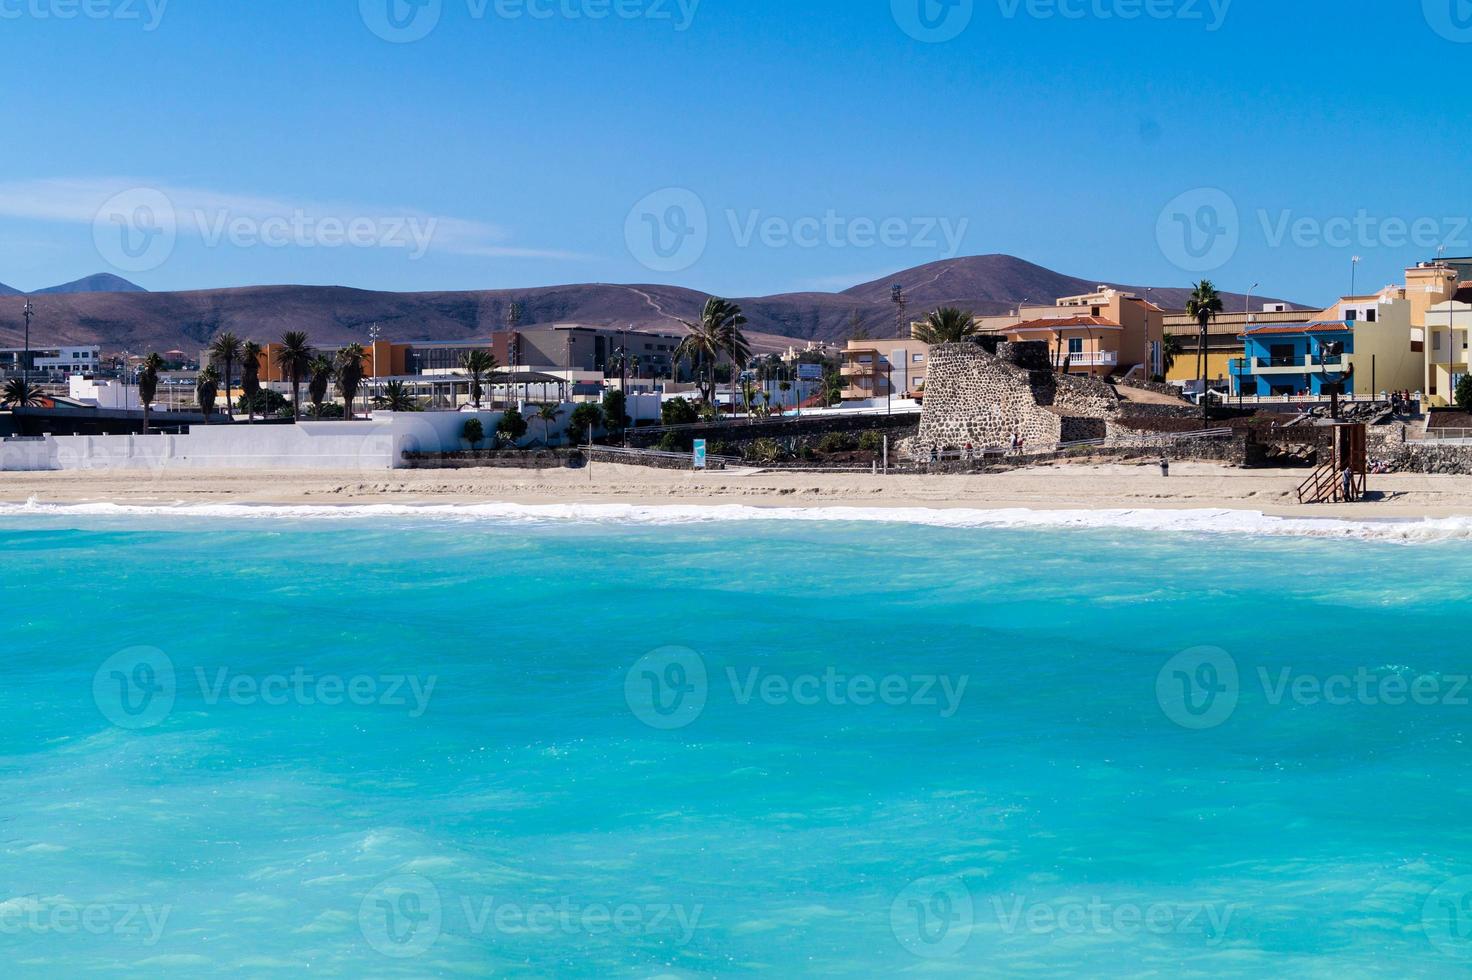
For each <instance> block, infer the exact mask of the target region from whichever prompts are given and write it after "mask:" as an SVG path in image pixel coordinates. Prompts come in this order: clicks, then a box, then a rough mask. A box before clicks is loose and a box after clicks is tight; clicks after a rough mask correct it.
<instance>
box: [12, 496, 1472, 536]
mask: <svg viewBox="0 0 1472 980" xmlns="http://www.w3.org/2000/svg"><path fill="white" fill-rule="evenodd" d="M17 517H53V518H82V517H102V518H135V517H136V518H158V517H167V518H170V519H181V518H183V519H189V518H198V519H231V520H245V521H250V520H278V521H279V520H283V519H286V520H306V521H353V520H379V521H382V520H384V519H396V520H397V519H402V520H432V521H444V522H461V523H477V522H499V523H562V524H567V523H581V524H616V525H643V526H658V525H680V524H711V523H720V522H737V521H796V522H804V523H825V522H840V521H842V522H859V523H886V524H918V525H926V526H930V527H954V528H1007V529H1024V528H1038V529H1048V528H1051V529H1072V530H1099V531H1150V532H1156V531H1158V532H1178V533H1185V534H1238V535H1260V536H1274V537H1307V538H1337V539H1355V540H1365V541H1388V542H1398V543H1405V544H1415V543H1428V542H1440V541H1454V540H1467V539H1472V517H1450V518H1442V519H1425V520H1404V521H1396V520H1373V521H1353V520H1341V519H1328V518H1293V517H1275V516H1270V515H1267V514H1263V513H1261V512H1259V511H1248V510H1224V509H1211V510H1207V509H1202V510H1151V509H1132V510H1029V509H1023V508H1012V509H998V510H983V509H966V508H956V509H940V508H924V507H753V506H748V505H740V504H734V505H733V504H724V505H700V506H692V505H668V506H662V505H652V506H651V505H637V504H512V503H483V504H426V505H410V504H359V505H344V506H319V505H256V504H192V505H178V506H138V505H132V504H111V503H86V504H47V503H40V502H38V501H35V500H31V501H28V502H27V503H24V504H0V519H4V518H17Z"/></svg>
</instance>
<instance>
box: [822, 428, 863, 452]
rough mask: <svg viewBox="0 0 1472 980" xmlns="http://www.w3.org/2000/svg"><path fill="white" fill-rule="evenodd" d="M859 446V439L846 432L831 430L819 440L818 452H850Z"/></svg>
mask: <svg viewBox="0 0 1472 980" xmlns="http://www.w3.org/2000/svg"><path fill="white" fill-rule="evenodd" d="M857 448H859V441H858V440H857V439H855V438H854V437H853V436H851V435H849V434H848V433H846V432H830V433H828V434H827V435H825V436H823V438H821V439H819V440H818V452H820V453H823V454H825V455H826V454H830V453H848V452H853V451H854V450H855V449H857Z"/></svg>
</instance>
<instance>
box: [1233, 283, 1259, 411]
mask: <svg viewBox="0 0 1472 980" xmlns="http://www.w3.org/2000/svg"><path fill="white" fill-rule="evenodd" d="M1261 285H1262V283H1260V282H1255V283H1253V284H1252V285H1251V286H1249V287H1248V288H1247V306H1246V308H1245V309H1243V310H1242V332H1243V333H1251V332H1252V291H1253V290H1255V289H1256V288H1257V287H1258V286H1261ZM1242 353H1243V355H1244V359H1243V362H1242V366H1243V367H1244V368H1245V367H1246V366H1247V361H1246V359H1245V355H1246V353H1247V352H1246V351H1245V350H1244V351H1243V352H1242ZM1237 408H1238V409H1239V410H1240V409H1241V408H1242V376H1241V375H1238V376H1237Z"/></svg>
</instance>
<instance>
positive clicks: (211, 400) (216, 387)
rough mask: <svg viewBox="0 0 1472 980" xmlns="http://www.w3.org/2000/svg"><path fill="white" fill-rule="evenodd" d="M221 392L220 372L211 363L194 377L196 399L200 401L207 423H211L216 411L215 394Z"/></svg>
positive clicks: (200, 407)
mask: <svg viewBox="0 0 1472 980" xmlns="http://www.w3.org/2000/svg"><path fill="white" fill-rule="evenodd" d="M219 393H220V372H219V371H216V370H215V366H214V365H213V364H211V365H208V366H207V367H206V368H205V369H204V370H203V371H201V372H199V377H197V378H195V379H194V400H195V401H197V402H199V410H200V411H201V412H203V413H204V424H205V425H209V424H210V416H211V415H212V414H214V411H215V396H216V395H218V394H219Z"/></svg>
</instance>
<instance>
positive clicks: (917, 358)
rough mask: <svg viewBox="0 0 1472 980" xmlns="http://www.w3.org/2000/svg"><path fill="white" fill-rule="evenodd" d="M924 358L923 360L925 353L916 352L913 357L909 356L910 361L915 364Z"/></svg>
mask: <svg viewBox="0 0 1472 980" xmlns="http://www.w3.org/2000/svg"><path fill="white" fill-rule="evenodd" d="M924 360H925V355H924V354H916V355H915V356H914V357H912V358H910V361H911V362H912V363H915V364H919V363H921V362H922V361H924Z"/></svg>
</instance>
